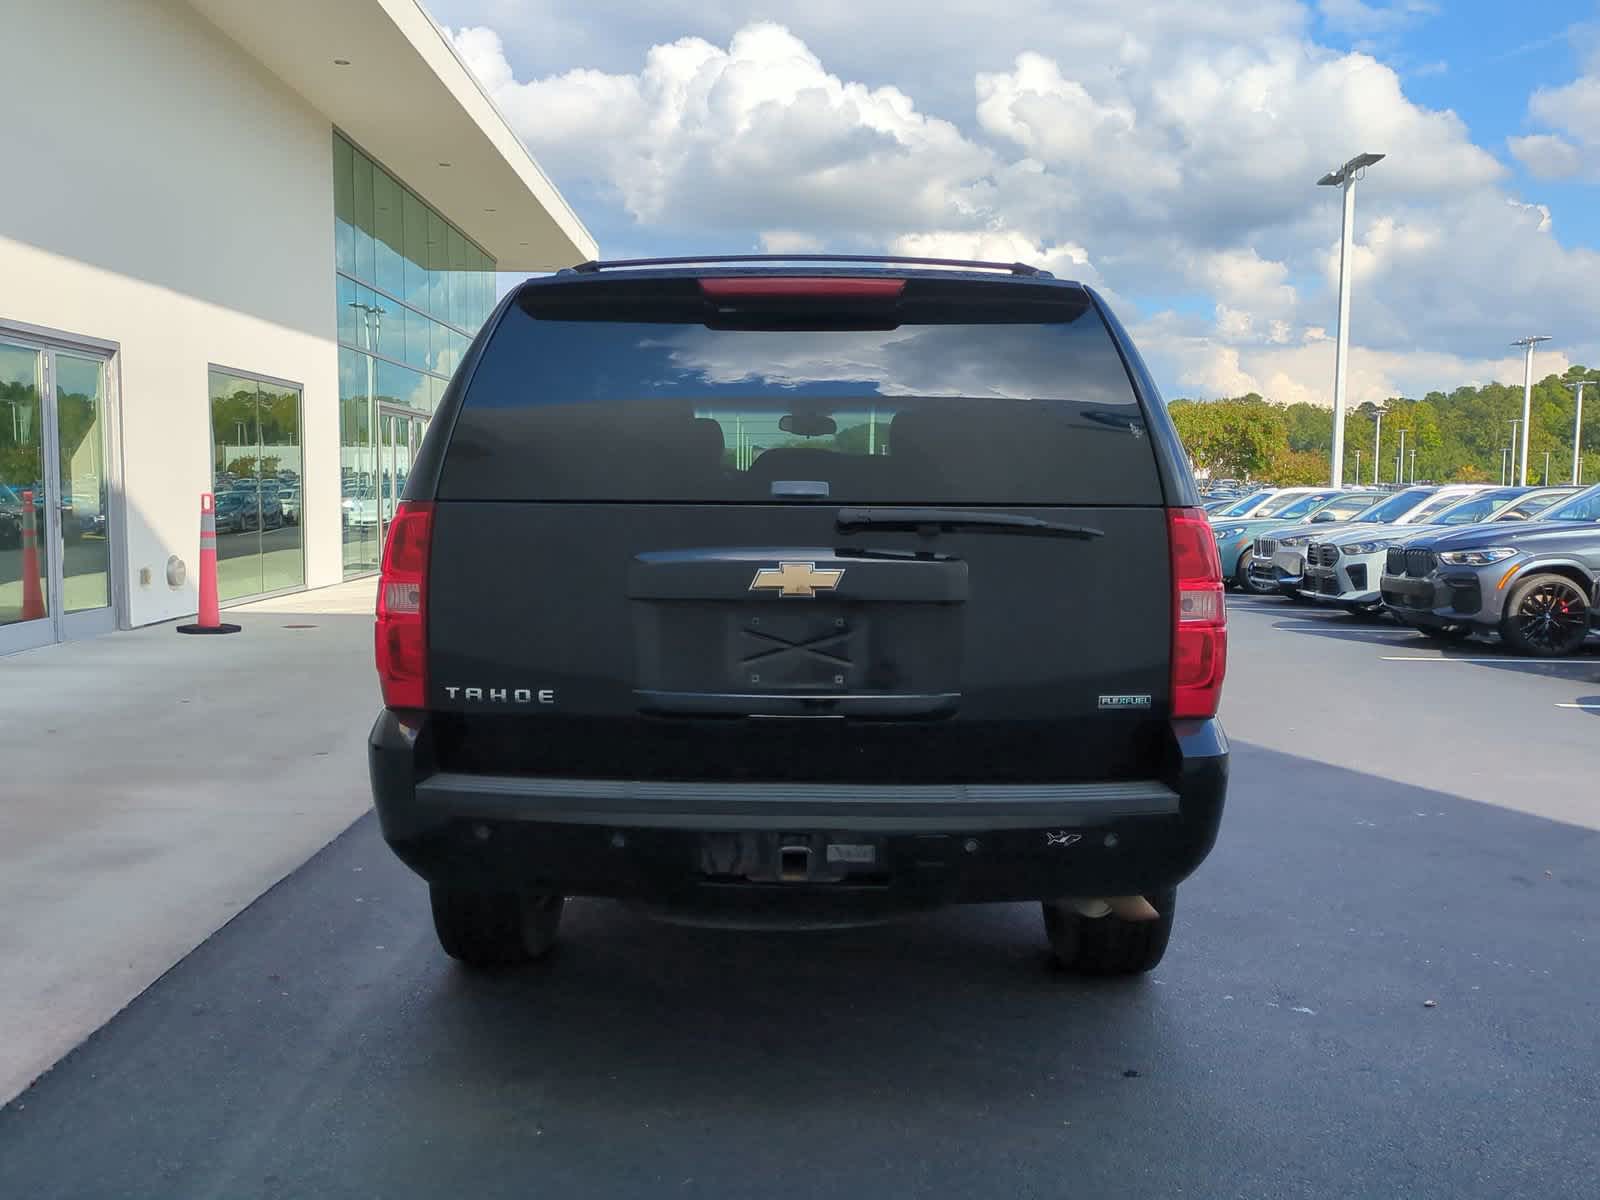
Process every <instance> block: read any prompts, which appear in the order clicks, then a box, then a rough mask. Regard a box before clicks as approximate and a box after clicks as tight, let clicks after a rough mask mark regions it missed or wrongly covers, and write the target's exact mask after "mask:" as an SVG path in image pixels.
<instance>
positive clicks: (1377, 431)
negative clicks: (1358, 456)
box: [1335, 407, 1383, 487]
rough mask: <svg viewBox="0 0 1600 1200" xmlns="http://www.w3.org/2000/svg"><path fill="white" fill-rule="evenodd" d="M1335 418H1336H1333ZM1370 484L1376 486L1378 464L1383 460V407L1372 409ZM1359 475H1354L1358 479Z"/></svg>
mask: <svg viewBox="0 0 1600 1200" xmlns="http://www.w3.org/2000/svg"><path fill="white" fill-rule="evenodd" d="M1335 419H1337V418H1335ZM1372 421H1373V427H1372V486H1373V487H1377V486H1378V464H1379V463H1380V462H1382V461H1383V409H1382V407H1377V408H1374V409H1373V410H1372ZM1360 478H1361V477H1360V476H1359V475H1358V476H1356V479H1357V480H1358V481H1359V480H1360Z"/></svg>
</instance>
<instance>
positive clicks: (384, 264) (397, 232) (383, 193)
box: [372, 167, 406, 296]
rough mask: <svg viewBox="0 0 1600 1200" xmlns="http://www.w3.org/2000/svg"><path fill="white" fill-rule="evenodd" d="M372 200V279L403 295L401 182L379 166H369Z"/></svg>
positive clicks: (404, 282) (403, 246)
mask: <svg viewBox="0 0 1600 1200" xmlns="http://www.w3.org/2000/svg"><path fill="white" fill-rule="evenodd" d="M372 204H373V222H374V234H375V237H376V241H375V242H374V249H375V251H376V255H377V274H376V275H375V276H373V279H372V282H373V283H375V284H377V286H378V288H379V289H380V290H381V291H385V292H388V293H389V295H391V296H403V295H405V290H406V281H405V267H404V261H405V258H404V250H405V237H404V235H403V233H402V232H401V213H402V208H401V199H400V185H399V184H397V183H395V181H394V177H393V176H391V175H390V174H389V172H387V171H385V170H384V169H383V168H382V167H373V168H372Z"/></svg>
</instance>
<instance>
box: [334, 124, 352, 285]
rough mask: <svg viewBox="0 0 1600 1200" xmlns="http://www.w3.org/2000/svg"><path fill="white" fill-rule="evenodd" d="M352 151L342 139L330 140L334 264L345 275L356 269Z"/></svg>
mask: <svg viewBox="0 0 1600 1200" xmlns="http://www.w3.org/2000/svg"><path fill="white" fill-rule="evenodd" d="M355 171H356V164H355V149H354V148H353V147H352V146H351V145H350V143H349V142H347V141H345V140H344V139H343V138H342V137H335V138H334V139H333V245H334V263H335V264H336V265H337V267H338V269H339V270H340V271H342V272H343V273H344V274H346V275H353V274H355V270H356V230H355V219H356V190H355V189H356V177H355Z"/></svg>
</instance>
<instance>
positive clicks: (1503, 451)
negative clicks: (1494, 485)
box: [1500, 446, 1511, 487]
mask: <svg viewBox="0 0 1600 1200" xmlns="http://www.w3.org/2000/svg"><path fill="white" fill-rule="evenodd" d="M1510 453H1511V447H1510V446H1501V447H1500V486H1501V487H1505V485H1506V455H1508V454H1510Z"/></svg>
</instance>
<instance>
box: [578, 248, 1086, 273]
mask: <svg viewBox="0 0 1600 1200" xmlns="http://www.w3.org/2000/svg"><path fill="white" fill-rule="evenodd" d="M724 263H870V264H873V265H880V264H881V265H885V266H907V267H963V268H966V269H969V270H976V271H1005V272H1007V273H1009V274H1012V275H1026V276H1028V277H1030V278H1034V279H1054V278H1055V276H1054V275H1052V274H1051V273H1050V272H1049V271H1046V270H1043V269H1042V268H1040V267H1034V266H1029V265H1028V264H1027V263H1021V262H1013V263H1002V262H983V261H980V260H977V259H967V258H905V257H898V256H895V255H890V254H707V255H698V256H691V257H684V258H618V259H612V260H610V261H606V262H601V261H590V262H584V263H579V264H578V265H577V266H575V267H563V268H562V269H561V270H560V271H559V272H557V274H562V275H565V274H567V273H569V272H575V273H577V274H579V275H594V274H598V273H599V272H601V271H622V270H629V269H632V268H634V267H691V266H701V265H708V264H718V265H720V264H724Z"/></svg>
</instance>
